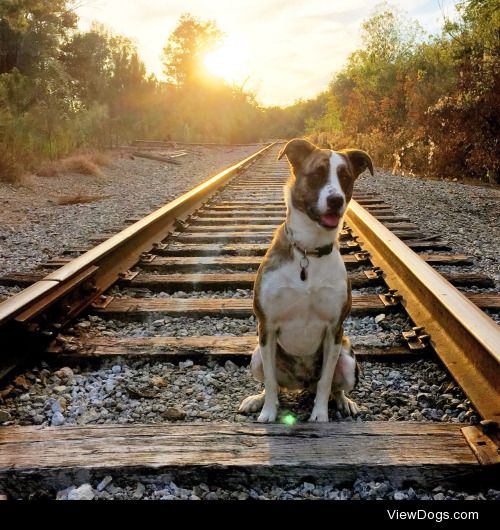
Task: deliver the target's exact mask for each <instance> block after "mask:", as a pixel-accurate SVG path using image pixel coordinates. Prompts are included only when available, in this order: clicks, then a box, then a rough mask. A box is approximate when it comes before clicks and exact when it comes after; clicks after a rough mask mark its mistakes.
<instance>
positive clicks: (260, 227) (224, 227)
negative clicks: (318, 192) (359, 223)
mask: <svg viewBox="0 0 500 530" xmlns="http://www.w3.org/2000/svg"><path fill="white" fill-rule="evenodd" d="M252 221H253V220H252ZM282 223H283V219H277V220H276V221H274V222H273V221H272V220H271V219H267V222H266V223H263V222H262V223H240V222H239V220H238V222H235V220H233V219H230V220H229V221H228V222H227V223H224V224H207V223H199V222H198V220H194V221H193V223H192V224H190V225H189V228H188V230H189V231H190V232H193V233H198V232H205V233H211V232H236V231H243V232H263V231H266V230H269V231H274V230H276V227H277V226H278V225H280V224H282ZM383 224H385V225H386V226H387V228H389V230H417V229H418V226H417V225H416V224H414V223H399V222H394V223H392V222H387V221H383Z"/></svg>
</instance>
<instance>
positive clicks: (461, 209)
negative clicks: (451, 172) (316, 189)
mask: <svg viewBox="0 0 500 530" xmlns="http://www.w3.org/2000/svg"><path fill="white" fill-rule="evenodd" d="M356 189H357V192H359V193H363V192H375V193H379V194H380V195H381V196H382V197H383V199H384V201H385V202H386V203H388V204H390V205H391V206H392V208H393V210H394V212H395V213H396V214H401V215H406V216H407V217H409V218H410V220H411V221H412V222H414V223H416V224H417V225H418V226H419V227H420V228H421V229H422V231H426V232H428V233H429V234H439V235H441V236H442V239H443V240H446V241H448V242H449V243H450V246H451V247H452V248H453V250H454V251H455V252H461V253H464V254H468V255H470V256H473V257H474V263H475V265H474V267H471V268H470V270H472V271H474V272H483V273H485V274H487V275H489V276H491V277H492V278H494V279H495V281H496V282H497V289H498V286H499V282H500V224H499V222H498V220H499V219H500V189H499V188H498V187H482V186H475V185H471V184H463V183H460V182H451V181H444V180H442V181H441V180H428V179H424V178H421V177H407V176H405V177H403V176H398V175H391V174H390V172H389V171H386V170H383V169H377V170H376V173H375V176H374V177H372V176H371V175H369V174H365V175H363V176H361V177H360V178H359V179H358V181H357V183H356ZM461 270H463V271H465V270H466V269H461Z"/></svg>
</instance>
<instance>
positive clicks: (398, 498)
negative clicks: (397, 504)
mask: <svg viewBox="0 0 500 530" xmlns="http://www.w3.org/2000/svg"><path fill="white" fill-rule="evenodd" d="M406 498H407V495H406V493H403V492H402V491H396V493H395V494H394V500H395V501H404V500H405V499H406Z"/></svg>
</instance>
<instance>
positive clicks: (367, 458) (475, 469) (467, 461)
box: [0, 422, 481, 494]
mask: <svg viewBox="0 0 500 530" xmlns="http://www.w3.org/2000/svg"><path fill="white" fill-rule="evenodd" d="M460 427H461V425H455V424H446V423H410V422H363V423H358V422H332V423H329V424H316V425H315V424H303V423H300V424H296V425H293V426H287V425H276V424H275V425H259V424H255V423H253V424H252V423H248V424H230V423H191V424H189V423H183V424H149V425H137V424H135V425H93V426H84V427H83V426H82V427H80V426H68V427H57V428H54V427H52V428H50V427H49V428H40V427H31V426H29V427H18V426H15V427H14V426H12V427H3V428H2V437H1V439H0V478H1V479H2V483H3V484H4V490H5V493H7V494H11V493H13V492H15V493H17V491H18V487H19V484H20V483H21V481H22V482H24V481H28V480H29V481H30V482H31V483H34V482H35V483H38V484H40V485H43V486H44V487H48V488H54V487H57V488H61V487H65V486H67V485H69V484H71V483H74V481H75V478H76V477H83V476H84V477H85V480H86V481H90V480H95V479H100V478H102V477H103V476H104V475H108V474H110V475H115V474H116V473H119V474H120V476H130V475H134V476H135V477H140V476H141V475H142V476H145V475H147V476H151V475H154V474H162V475H164V474H167V473H168V474H169V475H170V476H171V477H172V478H173V479H179V478H181V477H183V478H184V479H191V480H197V481H206V480H207V478H208V477H209V476H210V477H212V479H213V477H214V476H216V477H217V479H218V480H223V481H224V482H225V483H227V484H230V483H231V481H234V482H235V483H237V484H242V483H247V482H248V483H249V484H252V482H254V481H255V480H258V479H269V478H272V479H273V481H280V482H281V483H290V482H291V481H293V482H294V483H295V482H299V481H303V480H305V479H306V478H307V479H309V480H310V478H311V477H312V478H313V480H315V479H319V480H320V479H328V482H329V484H332V485H340V484H342V483H345V482H352V481H354V480H355V479H356V478H358V477H359V476H363V478H364V479H365V480H382V479H384V480H390V481H391V483H392V484H393V485H395V486H398V487H399V486H401V485H403V484H404V485H405V486H408V485H410V484H412V485H422V486H423V485H429V484H432V483H433V482H434V481H436V480H437V481H439V483H443V482H444V483H447V482H449V481H456V480H457V479H458V477H460V476H462V478H463V477H464V476H470V475H471V474H475V473H479V472H480V470H481V466H480V465H479V463H478V461H477V459H476V457H475V456H474V454H473V453H472V451H471V450H470V448H469V447H468V445H467V442H466V441H465V439H464V437H463V436H462V433H461V431H460ZM353 448H355V450H353Z"/></svg>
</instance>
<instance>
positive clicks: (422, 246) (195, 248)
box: [152, 240, 450, 256]
mask: <svg viewBox="0 0 500 530" xmlns="http://www.w3.org/2000/svg"><path fill="white" fill-rule="evenodd" d="M351 242H352V240H351ZM407 244H408V246H409V247H410V248H411V249H413V250H415V251H419V250H450V247H449V246H448V245H447V244H446V243H440V242H434V241H429V242H426V241H412V240H409V241H408V242H407ZM268 248H269V244H268V243H238V244H232V243H182V244H181V243H168V244H167V247H166V248H163V247H162V248H159V249H155V250H152V253H153V254H158V255H159V256H224V255H227V256H263V255H264V254H265V253H266V252H267V249H268ZM352 250H356V249H354V248H353V247H348V246H347V244H346V243H345V242H342V241H341V242H340V251H341V252H342V253H346V252H349V251H352Z"/></svg>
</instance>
